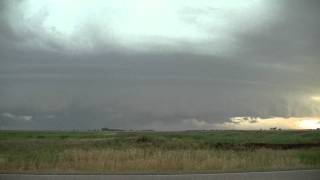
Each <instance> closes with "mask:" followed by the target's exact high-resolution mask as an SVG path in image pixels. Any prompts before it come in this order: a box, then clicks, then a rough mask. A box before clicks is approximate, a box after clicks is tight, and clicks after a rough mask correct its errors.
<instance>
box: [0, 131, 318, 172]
mask: <svg viewBox="0 0 320 180" xmlns="http://www.w3.org/2000/svg"><path fill="white" fill-rule="evenodd" d="M305 168H320V131H315V130H314V131H189V132H53V131H52V132H27V131H0V171H2V172H8V171H23V172H30V171H45V172H48V171H51V172H55V171H58V172H119V171H120V172H132V171H134V172H148V171H149V172H150V171H152V172H164V171H165V172H167V171H242V170H274V169H276V170H280V169H305Z"/></svg>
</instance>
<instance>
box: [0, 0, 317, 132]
mask: <svg viewBox="0 0 320 180" xmlns="http://www.w3.org/2000/svg"><path fill="white" fill-rule="evenodd" d="M319 8H320V3H319V1H317V0H305V1H299V0H277V1H276V0H233V1H232V0H227V1H212V0H208V1H207V0H205V1H201V2H191V1H182V0H181V1H180V0H177V1H169V0H154V1H149V0H148V1H147V0H129V1H126V2H125V3H123V2H122V3H120V2H118V1H113V0H110V1H103V0H93V1H85V0H77V1H73V0H69V1H62V0H61V1H60V0H42V1H37V0H12V1H9V0H4V1H1V2H0V15H1V16H0V23H1V26H0V114H1V116H0V124H1V126H0V128H10V129H15V128H19V129H21V128H26V129H63V128H65V129H94V128H101V127H109V128H124V129H157V130H183V129H206V128H207V127H210V128H212V129H214V128H224V129H225V128H230V127H234V128H239V127H238V125H237V123H236V122H237V121H234V120H235V119H234V118H235V117H243V118H242V119H243V122H242V121H241V123H242V124H243V123H245V124H246V125H248V126H246V127H248V128H252V127H254V128H258V124H262V125H261V128H265V129H268V128H270V127H269V126H271V125H274V126H276V124H277V122H279V123H280V124H282V125H283V127H287V128H289V126H287V125H289V124H290V123H289V122H300V121H301V122H302V121H303V122H304V120H312V122H313V120H314V121H315V122H316V121H317V120H318V119H319V118H320V104H319V100H318V97H319V96H320V81H319V77H320V71H319V69H320V59H319V57H320V51H319V49H320V43H319V37H320V21H319V18H320V11H319ZM8 115H16V116H21V117H22V116H26V117H25V118H24V119H26V118H27V119H30V118H29V117H31V119H30V121H28V120H26V121H21V122H20V121H14V122H13V121H9V119H10V118H9V117H8ZM49 117H50V118H49ZM246 117H247V118H246ZM249 117H250V118H249ZM275 117H276V119H277V120H276V121H277V122H276V121H275V120H274V118H275ZM245 119H249V120H248V121H247V120H245ZM271 122H272V123H271ZM287 122H288V123H287ZM308 122H309V121H306V123H307V124H308ZM310 122H311V121H310ZM230 123H231V124H230ZM241 123H240V124H241ZM270 123H271V124H270ZM219 124H220V125H219ZM238 124H239V123H238ZM293 124H294V123H293ZM309 124H310V123H309ZM311 124H312V123H311ZM226 125H229V126H230V127H226ZM249 126H250V127H249ZM264 126H268V127H264ZM306 127H307V125H306V126H300V125H299V124H297V125H296V126H295V127H291V126H290V128H306ZM308 127H309V126H308ZM259 128H260V126H259Z"/></svg>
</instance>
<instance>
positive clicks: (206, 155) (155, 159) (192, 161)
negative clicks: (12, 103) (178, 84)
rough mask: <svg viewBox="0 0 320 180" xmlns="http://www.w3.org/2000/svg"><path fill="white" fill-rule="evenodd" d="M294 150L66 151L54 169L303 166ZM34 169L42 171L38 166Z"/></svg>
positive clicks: (182, 169) (126, 169) (179, 169)
mask: <svg viewBox="0 0 320 180" xmlns="http://www.w3.org/2000/svg"><path fill="white" fill-rule="evenodd" d="M296 153H297V152H296V150H270V149H260V150H257V151H253V152H250V151H242V152H237V151H231V150H228V151H220V150H171V151H163V150H153V149H148V150H145V149H127V150H112V149H105V150H90V151H86V150H80V149H73V150H66V151H64V152H62V153H60V154H59V158H58V160H57V162H56V163H55V165H54V167H52V168H54V169H55V170H70V171H76V170H86V171H206V170H214V171H215V170H216V171H221V170H240V169H241V170H246V169H250V170H254V169H259V170H261V169H287V168H288V167H289V168H301V167H304V168H305V167H306V165H305V164H303V163H302V162H301V161H300V160H299V158H298V157H297V156H296ZM34 168H35V169H43V168H44V169H45V168H46V165H44V166H41V164H39V165H38V166H37V167H34Z"/></svg>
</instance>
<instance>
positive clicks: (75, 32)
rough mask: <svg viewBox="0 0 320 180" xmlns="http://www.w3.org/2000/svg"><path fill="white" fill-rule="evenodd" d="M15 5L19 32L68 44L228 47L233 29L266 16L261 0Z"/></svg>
mask: <svg viewBox="0 0 320 180" xmlns="http://www.w3.org/2000/svg"><path fill="white" fill-rule="evenodd" d="M13 9H15V13H16V14H15V13H13V14H12V16H11V18H17V13H21V14H20V18H21V19H20V20H22V21H21V23H19V25H17V24H16V23H15V24H13V25H12V26H15V27H13V29H15V31H16V32H17V33H19V31H23V30H24V29H27V31H29V32H31V33H33V34H36V36H38V38H40V41H47V40H48V39H49V40H51V41H55V43H57V44H59V45H63V46H64V47H65V48H71V49H72V48H82V49H90V48H91V49H92V48H94V47H96V46H97V44H99V43H100V44H116V45H118V46H121V47H125V48H129V49H135V50H150V47H151V48H152V45H155V46H157V45H162V46H168V47H169V49H170V48H177V47H179V46H182V45H184V44H185V43H193V44H201V43H206V42H209V41H210V42H213V43H216V44H219V46H217V47H216V48H214V49H212V48H211V49H210V50H209V49H206V48H205V47H202V48H199V47H195V48H199V50H200V51H204V52H207V53H211V52H219V51H225V49H228V48H229V49H230V48H231V47H232V44H233V43H234V39H233V37H232V33H233V32H234V31H243V30H250V29H251V28H255V27H258V26H260V25H263V24H264V23H265V21H266V19H268V18H266V15H267V14H268V6H266V3H265V1H262V0H236V1H234V0H225V1H212V0H203V1H197V2H195V1H183V0H175V1H171V0H152V1H150V0H128V1H125V2H120V1H117V0H109V1H104V0H91V1H87V0H68V1H65V0H27V1H25V2H23V3H21V4H20V6H18V7H13ZM18 16H19V15H18ZM253 17H254V18H253ZM256 17H259V18H256ZM11 22H16V21H14V20H12V21H11ZM88 32H89V33H88ZM150 45H151V46H150ZM98 46H99V45H98ZM209 51H210V52H209Z"/></svg>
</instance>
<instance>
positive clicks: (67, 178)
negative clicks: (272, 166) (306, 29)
mask: <svg viewBox="0 0 320 180" xmlns="http://www.w3.org/2000/svg"><path fill="white" fill-rule="evenodd" d="M78 179H80V180H129V179H130V180H182V179H183V180H209V179H210V180H298V179H299V180H300V179H302V180H320V169H319V170H298V171H273V172H243V173H220V174H181V175H30V174H29V175H27V174H0V180H78Z"/></svg>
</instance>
